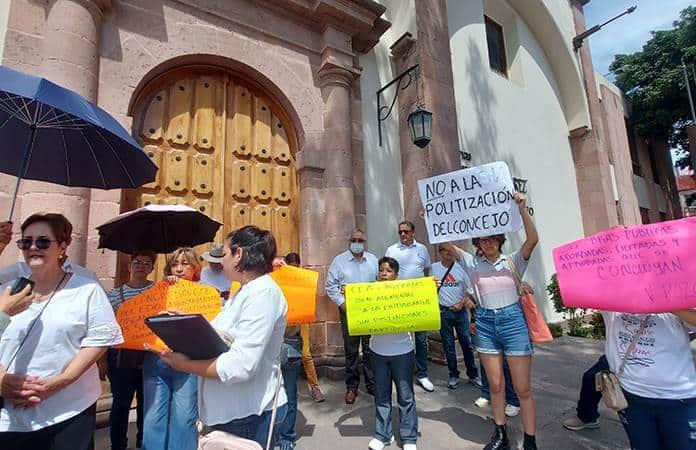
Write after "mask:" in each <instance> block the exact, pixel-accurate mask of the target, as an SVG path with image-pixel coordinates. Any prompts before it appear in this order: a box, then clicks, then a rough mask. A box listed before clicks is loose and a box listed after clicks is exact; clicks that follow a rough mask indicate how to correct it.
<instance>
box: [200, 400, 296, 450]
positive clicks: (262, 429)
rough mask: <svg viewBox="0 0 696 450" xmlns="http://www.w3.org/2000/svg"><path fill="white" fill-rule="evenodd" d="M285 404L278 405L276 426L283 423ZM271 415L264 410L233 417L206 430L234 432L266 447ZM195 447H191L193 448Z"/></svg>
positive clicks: (273, 443)
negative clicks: (255, 414)
mask: <svg viewBox="0 0 696 450" xmlns="http://www.w3.org/2000/svg"><path fill="white" fill-rule="evenodd" d="M286 411H287V405H283V406H280V407H278V410H277V413H276V427H279V426H281V425H282V423H283V418H284V417H285V416H286ZM271 417H272V411H270V410H266V411H264V412H263V414H261V415H260V416H247V417H243V418H241V419H235V420H233V421H231V422H227V423H223V424H219V425H212V426H210V427H208V431H212V430H219V431H224V432H226V433H231V434H234V435H235V436H239V437H241V438H244V439H250V440H252V441H256V442H257V443H258V444H259V445H261V447H263V448H266V443H267V441H268V430H269V429H270V427H271ZM277 431H278V430H277V428H274V432H273V440H272V442H271V448H273V447H274V446H275V445H276V442H277V436H278V433H277ZM196 448H197V447H195V446H194V447H191V449H192V450H195V449H196Z"/></svg>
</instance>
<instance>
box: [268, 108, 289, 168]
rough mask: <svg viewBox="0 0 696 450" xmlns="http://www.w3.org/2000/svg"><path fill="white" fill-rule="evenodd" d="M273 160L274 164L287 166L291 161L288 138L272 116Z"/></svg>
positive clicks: (279, 122)
mask: <svg viewBox="0 0 696 450" xmlns="http://www.w3.org/2000/svg"><path fill="white" fill-rule="evenodd" d="M272 145H273V152H272V153H273V158H274V159H275V160H276V162H278V163H280V164H283V165H289V164H290V161H292V154H291V153H290V145H289V144H288V136H287V134H286V133H285V127H284V126H283V123H282V122H281V121H280V119H278V118H277V117H276V116H273V144H272Z"/></svg>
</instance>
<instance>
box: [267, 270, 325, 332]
mask: <svg viewBox="0 0 696 450" xmlns="http://www.w3.org/2000/svg"><path fill="white" fill-rule="evenodd" d="M271 278H273V279H274V280H275V282H276V283H278V286H280V289H281V290H282V291H283V295H285V300H287V301H288V325H297V324H300V323H312V322H314V312H315V307H316V298H317V283H318V282H319V272H315V271H313V270H308V269H300V268H298V267H293V266H290V265H284V266H282V267H280V268H278V269H276V270H274V271H273V272H271Z"/></svg>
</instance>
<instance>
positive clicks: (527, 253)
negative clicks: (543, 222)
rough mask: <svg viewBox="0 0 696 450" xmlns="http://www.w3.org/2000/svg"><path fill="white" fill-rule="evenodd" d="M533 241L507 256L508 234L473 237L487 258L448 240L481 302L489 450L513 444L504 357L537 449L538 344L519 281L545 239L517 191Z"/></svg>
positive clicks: (530, 442)
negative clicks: (534, 383)
mask: <svg viewBox="0 0 696 450" xmlns="http://www.w3.org/2000/svg"><path fill="white" fill-rule="evenodd" d="M514 199H515V202H516V203H517V206H518V207H519V210H520V214H521V216H522V223H523V224H524V231H525V233H526V235H527V239H526V240H525V241H524V243H523V244H522V247H520V249H519V250H517V251H515V252H513V253H511V254H509V255H505V254H503V253H502V247H503V244H504V243H505V235H502V234H500V235H495V236H486V237H481V238H475V239H473V241H472V242H473V244H474V246H475V247H476V248H477V249H478V250H480V252H481V256H477V255H472V254H469V253H467V252H465V251H463V250H462V249H460V248H457V247H455V246H453V245H451V244H444V245H445V248H447V249H448V250H450V251H451V252H452V253H453V254H458V255H459V263H460V264H461V265H462V266H463V267H464V270H466V272H467V275H469V278H470V279H471V283H472V285H473V288H474V292H475V294H476V299H477V302H478V305H477V309H476V339H475V344H476V350H477V351H478V352H479V357H480V359H481V363H482V364H483V367H484V368H485V371H486V375H487V377H488V384H489V386H490V391H491V403H492V407H493V416H494V420H495V432H494V434H493V436H492V438H491V441H490V442H489V443H488V444H487V445H486V446H485V447H484V450H503V449H508V448H510V443H509V439H508V436H507V431H506V427H505V422H506V417H505V377H504V375H503V355H504V356H505V358H506V359H507V362H508V364H509V366H510V373H511V375H512V384H513V386H514V388H515V392H516V393H517V396H518V397H519V399H520V407H521V412H522V424H523V427H524V447H523V448H524V449H525V450H535V449H536V448H537V446H536V440H535V434H536V410H535V409H536V408H535V405H534V397H533V396H532V389H531V369H532V342H531V340H530V338H529V329H528V328H527V322H526V321H525V318H524V313H523V311H522V306H521V305H520V295H519V284H520V283H521V277H522V276H523V275H524V272H525V270H526V269H527V264H528V262H529V258H530V257H531V256H532V251H534V248H535V247H536V245H537V243H538V242H539V236H538V234H537V230H536V227H535V226H534V222H533V221H532V218H531V216H530V215H529V212H528V211H527V208H526V199H525V197H524V196H523V195H522V194H520V193H519V192H518V193H515V195H514Z"/></svg>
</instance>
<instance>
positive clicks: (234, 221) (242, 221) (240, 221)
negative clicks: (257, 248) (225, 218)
mask: <svg viewBox="0 0 696 450" xmlns="http://www.w3.org/2000/svg"><path fill="white" fill-rule="evenodd" d="M230 210H231V214H230V221H229V222H227V223H229V225H230V227H229V231H231V230H236V229H237V228H241V227H244V226H247V225H249V224H250V223H251V208H250V207H249V205H247V204H244V203H236V204H234V205H232V206H231V208H230Z"/></svg>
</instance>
